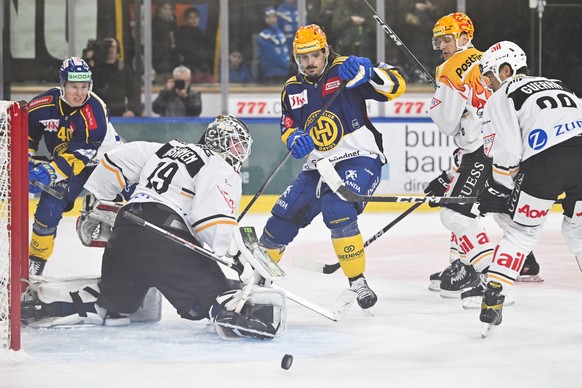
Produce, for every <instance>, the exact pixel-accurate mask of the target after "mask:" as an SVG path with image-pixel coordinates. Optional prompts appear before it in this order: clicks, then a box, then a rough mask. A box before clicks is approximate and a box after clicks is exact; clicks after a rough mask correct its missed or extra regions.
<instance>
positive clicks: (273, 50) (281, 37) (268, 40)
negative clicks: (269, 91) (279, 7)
mask: <svg viewBox="0 0 582 388" xmlns="http://www.w3.org/2000/svg"><path fill="white" fill-rule="evenodd" d="M264 17H265V24H266V25H267V28H265V29H263V30H262V31H261V32H260V33H259V35H258V37H257V43H258V45H257V46H258V50H259V74H260V77H261V79H262V81H263V82H265V83H282V82H285V81H287V78H288V75H289V66H290V57H289V49H288V48H287V39H286V38H285V34H284V33H283V31H281V30H280V29H279V27H277V12H276V11H275V8H273V7H267V8H266V9H265V12H264Z"/></svg>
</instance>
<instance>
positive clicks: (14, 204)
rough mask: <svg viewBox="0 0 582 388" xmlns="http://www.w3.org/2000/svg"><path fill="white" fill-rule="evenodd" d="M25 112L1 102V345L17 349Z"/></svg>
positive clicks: (24, 231)
mask: <svg viewBox="0 0 582 388" xmlns="http://www.w3.org/2000/svg"><path fill="white" fill-rule="evenodd" d="M27 142H28V112H27V107H26V104H19V103H17V102H11V101H0V347H1V348H2V349H13V350H19V349H20V292H21V287H22V285H21V279H26V278H28V176H27V175H28V169H27V160H28V156H27V155H28V152H27V149H28V145H27Z"/></svg>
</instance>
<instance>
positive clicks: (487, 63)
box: [479, 40, 527, 79]
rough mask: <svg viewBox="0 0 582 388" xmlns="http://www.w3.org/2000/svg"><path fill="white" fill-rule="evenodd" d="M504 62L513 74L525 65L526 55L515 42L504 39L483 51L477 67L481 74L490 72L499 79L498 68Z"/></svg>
mask: <svg viewBox="0 0 582 388" xmlns="http://www.w3.org/2000/svg"><path fill="white" fill-rule="evenodd" d="M505 63H507V64H508V65H509V67H511V70H512V71H513V74H514V75H515V74H516V73H517V71H518V70H519V69H521V68H523V67H527V56H526V55H525V52H524V51H523V50H522V49H521V47H519V46H518V45H517V44H515V43H513V42H510V41H507V40H504V41H501V42H498V43H495V44H494V45H493V46H491V47H489V49H487V51H485V53H483V56H482V57H481V60H480V61H479V68H480V69H481V74H483V75H484V74H485V73H489V72H491V73H493V75H494V76H495V77H497V78H498V79H499V69H500V68H501V66H502V65H503V64H505Z"/></svg>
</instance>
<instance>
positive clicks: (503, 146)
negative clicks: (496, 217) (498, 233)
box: [483, 75, 582, 189]
mask: <svg viewBox="0 0 582 388" xmlns="http://www.w3.org/2000/svg"><path fill="white" fill-rule="evenodd" d="M581 133H582V103H581V102H580V100H579V99H578V97H577V96H576V95H575V94H574V93H572V92H571V91H570V90H569V89H568V88H567V87H566V86H565V85H564V84H563V83H562V82H561V81H558V80H550V79H547V78H544V77H528V76H524V75H517V76H514V77H512V78H510V79H508V80H506V81H505V82H504V83H503V84H502V85H501V88H500V89H499V90H497V91H496V92H495V93H494V94H493V95H492V96H491V97H490V98H489V100H488V101H487V104H486V106H485V109H484V113H483V139H484V150H485V154H486V155H488V156H490V157H491V158H492V159H493V177H494V179H495V181H497V182H499V183H501V184H503V185H504V186H506V187H508V188H511V189H512V188H513V187H514V177H515V176H516V174H517V172H518V171H519V165H520V162H522V161H525V160H527V159H528V158H530V157H531V156H533V155H536V154H538V153H540V152H544V151H545V150H547V149H548V148H550V147H553V146H555V145H556V144H560V143H562V142H564V141H566V140H568V139H570V138H572V137H574V136H576V135H579V134H581Z"/></svg>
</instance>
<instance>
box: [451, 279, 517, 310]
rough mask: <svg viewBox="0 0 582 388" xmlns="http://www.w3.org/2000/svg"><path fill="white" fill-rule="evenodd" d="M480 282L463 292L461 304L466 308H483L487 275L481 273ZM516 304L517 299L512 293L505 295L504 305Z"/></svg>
mask: <svg viewBox="0 0 582 388" xmlns="http://www.w3.org/2000/svg"><path fill="white" fill-rule="evenodd" d="M479 277H480V282H479V284H478V285H477V286H475V287H473V288H470V289H468V290H466V291H463V292H462V293H461V305H462V306H463V308H464V309H465V310H477V309H479V308H481V302H482V301H483V294H484V293H485V288H486V287H487V285H486V284H487V275H485V274H480V275H479ZM514 304H515V299H513V298H512V297H511V296H510V295H506V296H505V302H504V303H503V305H504V306H505V307H508V306H512V305H514Z"/></svg>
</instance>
